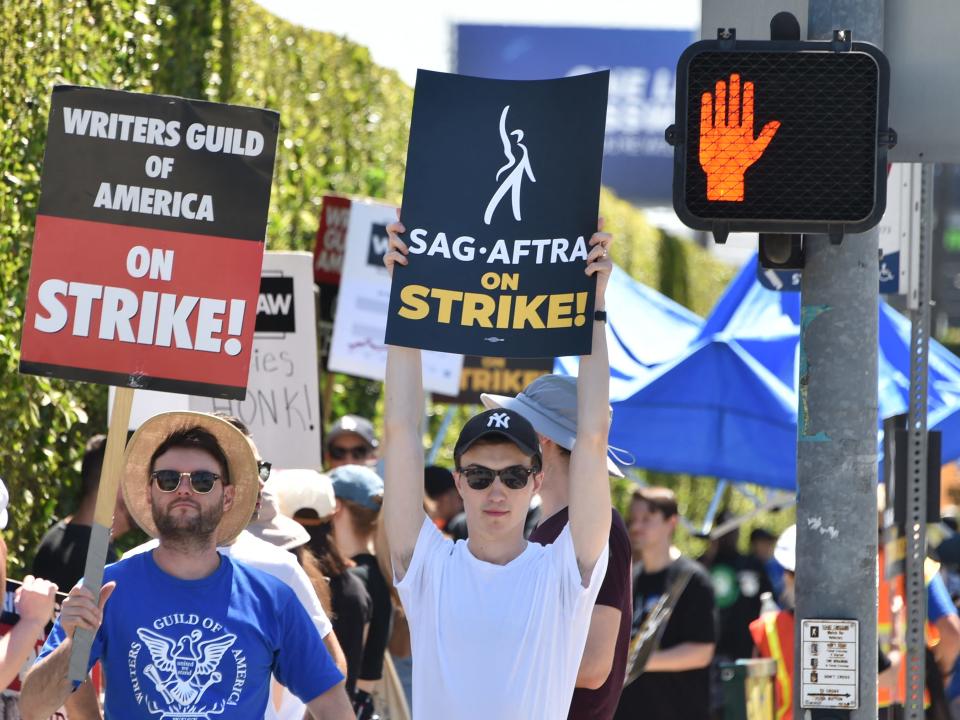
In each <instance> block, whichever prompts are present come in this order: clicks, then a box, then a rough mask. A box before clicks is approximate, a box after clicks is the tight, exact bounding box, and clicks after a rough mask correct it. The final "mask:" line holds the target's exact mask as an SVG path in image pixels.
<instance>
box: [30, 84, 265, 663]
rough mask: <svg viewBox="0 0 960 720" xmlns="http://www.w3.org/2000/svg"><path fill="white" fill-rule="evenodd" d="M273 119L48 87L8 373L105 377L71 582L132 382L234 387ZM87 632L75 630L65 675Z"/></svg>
mask: <svg viewBox="0 0 960 720" xmlns="http://www.w3.org/2000/svg"><path fill="white" fill-rule="evenodd" d="M278 127H279V116H278V115H277V113H275V112H273V111H269V110H260V109H255V108H244V107H232V106H228V105H220V104H216V103H208V102H201V101H197V100H184V99H181V98H173V97H161V96H156V95H142V94H137V93H126V92H117V91H112V90H101V89H97V88H81V87H72V86H58V87H55V88H54V90H53V97H52V100H51V105H50V121H49V127H48V133H47V147H46V154H45V156H44V167H43V176H42V178H41V197H40V206H39V208H38V213H37V225H36V234H35V237H34V243H33V257H32V258H31V264H30V283H29V286H28V288H27V305H26V312H25V313H24V322H23V333H22V336H21V346H20V351H21V357H20V371H21V372H24V373H30V374H34V375H46V376H50V377H60V378H65V379H68V380H85V381H87V382H98V383H107V384H111V385H116V386H118V387H119V389H118V391H117V393H116V394H115V397H114V405H113V412H112V413H111V419H110V431H109V434H108V436H107V447H106V450H105V454H104V462H103V469H102V471H101V477H100V489H99V493H98V496H97V505H96V509H95V511H94V525H93V529H92V531H91V534H90V546H89V549H88V552H87V566H86V570H85V573H84V584H85V585H86V586H87V587H90V588H91V589H95V588H99V587H100V585H101V583H102V581H103V558H105V557H106V548H107V544H108V543H109V541H110V526H111V524H112V520H113V509H114V502H115V498H116V492H117V483H118V480H119V472H120V468H121V466H122V460H123V447H124V441H125V439H126V432H127V424H128V418H129V416H130V407H131V403H132V401H133V388H151V389H156V390H166V391H171V392H184V393H192V394H196V395H212V396H217V397H223V398H235V399H241V400H242V399H243V397H244V395H245V393H246V385H247V376H248V370H249V366H250V354H251V349H252V345H253V332H254V319H255V317H256V312H257V294H258V289H259V285H260V266H261V263H262V259H263V240H264V233H265V231H266V221H267V208H268V206H269V203H270V183H271V178H272V177H273V162H274V156H275V153H276V144H277V130H278ZM92 640H93V636H92V634H90V633H89V632H87V631H84V630H78V631H77V633H76V635H75V637H74V645H73V651H72V654H71V659H70V660H71V661H70V678H71V679H72V680H82V679H83V678H84V677H85V676H86V674H87V658H88V656H89V654H90V647H91V643H92Z"/></svg>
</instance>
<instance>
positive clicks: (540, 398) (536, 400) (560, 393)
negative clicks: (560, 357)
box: [480, 375, 623, 478]
mask: <svg viewBox="0 0 960 720" xmlns="http://www.w3.org/2000/svg"><path fill="white" fill-rule="evenodd" d="M480 401H481V402H482V403H483V406H484V407H486V408H506V409H507V410H513V411H514V412H517V413H519V414H520V415H522V416H523V417H525V418H526V419H527V420H529V421H530V424H531V425H533V429H534V430H536V431H537V432H538V433H540V434H541V435H544V436H545V437H548V438H550V439H551V440H553V441H554V442H555V443H557V445H559V446H560V447H562V448H565V449H567V450H572V449H573V444H574V442H575V441H576V439H577V379H576V378H575V377H570V376H568V375H543V376H541V377H538V378H537V379H536V380H534V381H533V382H532V383H530V384H529V385H527V386H526V387H525V388H524V389H523V392H521V393H520V394H519V395H517V396H516V397H510V396H508V395H491V394H489V393H483V394H482V395H481V396H480ZM607 452H608V455H607V471H608V472H609V473H610V474H611V475H613V476H614V477H618V478H622V477H623V473H622V472H621V471H620V468H618V467H617V464H616V463H615V462H614V461H613V459H611V458H610V456H609V449H608V451H607Z"/></svg>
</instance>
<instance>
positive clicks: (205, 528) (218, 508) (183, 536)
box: [151, 501, 223, 546]
mask: <svg viewBox="0 0 960 720" xmlns="http://www.w3.org/2000/svg"><path fill="white" fill-rule="evenodd" d="M196 507H197V512H196V514H194V515H189V516H180V515H175V514H174V512H173V511H172V510H171V509H168V510H166V511H164V510H162V509H160V508H158V507H157V506H156V505H153V506H152V508H151V515H152V516H153V522H154V523H155V524H156V526H157V531H158V534H159V537H160V538H161V539H162V540H164V541H165V542H168V543H171V544H178V545H190V546H204V545H206V544H207V543H208V542H209V541H210V538H211V537H213V534H214V533H215V532H216V530H217V526H218V525H219V524H220V520H221V518H223V502H222V501H221V502H220V503H219V504H217V505H214V506H213V507H211V508H208V509H206V510H204V508H203V506H201V505H199V504H198V505H196Z"/></svg>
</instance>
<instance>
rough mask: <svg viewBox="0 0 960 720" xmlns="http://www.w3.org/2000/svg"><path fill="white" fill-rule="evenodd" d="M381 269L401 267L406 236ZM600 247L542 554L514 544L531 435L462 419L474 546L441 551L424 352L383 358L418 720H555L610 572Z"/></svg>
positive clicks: (450, 545)
mask: <svg viewBox="0 0 960 720" xmlns="http://www.w3.org/2000/svg"><path fill="white" fill-rule="evenodd" d="M387 229H388V232H389V235H390V251H389V252H388V253H387V254H386V256H385V257H384V264H385V265H386V266H387V268H388V269H389V270H390V271H391V272H392V270H393V266H394V265H395V264H401V265H406V264H407V261H408V258H407V247H406V245H405V244H404V243H403V241H402V240H400V238H399V237H398V233H402V232H405V229H404V227H403V225H402V224H400V223H394V224H392V225H390V226H388V228H387ZM610 239H611V238H610V236H609V235H607V234H606V233H602V232H598V233H596V234H594V236H593V237H592V238H591V241H590V245H591V251H590V254H589V255H588V257H587V261H586V270H585V271H586V273H587V274H588V275H594V274H595V275H597V299H596V310H597V312H596V314H595V318H594V322H593V354H591V355H588V356H584V357H582V358H581V362H580V375H579V380H578V386H577V394H578V402H577V406H578V409H577V436H576V442H575V444H574V447H573V451H572V454H571V458H570V478H571V483H570V504H569V507H570V521H569V523H568V525H567V527H565V528H564V529H563V530H562V532H561V533H560V535H559V537H558V538H557V539H556V541H555V542H554V543H553V544H552V545H546V546H544V545H538V544H536V543H528V542H527V541H526V540H525V539H524V537H523V526H524V520H525V519H526V515H527V508H528V507H529V505H530V499H531V497H532V496H533V495H534V493H536V492H537V490H538V489H539V487H540V484H541V482H542V480H543V475H542V472H541V470H542V458H541V454H540V446H539V443H538V440H537V434H536V432H535V431H534V429H533V426H532V425H530V423H529V422H528V421H527V420H525V419H524V418H523V417H522V416H521V415H519V414H518V413H515V412H513V411H510V410H505V409H494V410H488V411H486V412H484V413H481V414H479V415H476V416H474V417H473V418H471V419H470V420H469V421H468V422H467V423H466V424H465V425H464V427H463V429H462V431H461V433H460V437H459V439H458V440H457V444H456V446H455V448H454V460H455V462H456V467H457V472H456V474H455V481H456V485H457V490H458V491H459V492H460V494H461V496H462V497H463V504H464V509H465V512H466V516H467V526H468V529H469V535H470V538H469V540H467V541H458V542H457V543H454V542H452V541H451V540H449V539H447V538H445V537H444V536H443V535H442V534H441V533H440V531H439V530H437V528H436V527H435V526H434V524H433V523H432V522H430V520H429V519H428V518H427V517H426V515H425V513H424V511H423V488H422V483H423V444H422V440H421V438H422V435H421V431H420V428H419V426H420V419H421V414H422V409H423V401H424V398H423V384H422V376H421V373H422V371H421V358H420V351H419V350H415V349H410V348H402V347H390V348H389V351H388V355H387V374H386V405H385V412H384V429H385V437H386V443H385V445H386V453H385V462H386V477H385V485H386V489H385V492H384V514H385V519H386V530H387V537H388V540H389V543H390V556H391V560H392V562H393V571H394V576H395V579H396V582H397V591H398V592H399V593H400V599H401V600H402V601H403V606H404V609H405V610H406V614H407V618H408V620H409V623H410V634H411V639H412V642H413V657H414V658H415V662H414V670H413V707H414V709H415V711H416V716H417V720H434V719H436V720H446V719H447V718H457V720H490V719H491V718H496V719H497V720H564V719H565V718H566V717H567V710H568V708H569V705H570V698H571V696H572V694H573V688H574V684H575V682H576V678H577V670H578V668H579V665H580V659H581V657H582V655H583V649H584V644H585V642H586V637H587V631H588V629H589V625H590V617H591V613H592V611H593V605H594V601H595V599H596V596H597V593H598V591H599V589H600V584H601V582H602V581H603V577H604V574H605V572H606V567H607V554H608V550H607V539H608V536H609V534H610V522H611V515H610V486H609V481H608V479H607V463H606V452H607V434H608V431H609V374H610V368H609V362H608V360H607V350H606V337H605V333H604V325H603V322H604V320H605V319H606V315H605V313H604V312H603V310H604V291H605V289H606V281H607V279H608V277H609V274H610V271H611V269H612V263H611V262H610V260H609V259H608V257H607V252H606V247H607V245H608V244H609V243H610Z"/></svg>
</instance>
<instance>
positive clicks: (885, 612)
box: [877, 548, 940, 707]
mask: <svg viewBox="0 0 960 720" xmlns="http://www.w3.org/2000/svg"><path fill="white" fill-rule="evenodd" d="M878 562H879V563H880V572H879V582H878V585H877V639H878V641H879V643H880V649H881V650H883V652H884V653H889V652H890V651H891V650H892V648H893V645H894V637H893V601H894V599H895V598H900V599H901V600H903V598H905V597H906V590H905V588H904V578H903V575H898V576H897V577H895V578H892V579H888V578H886V577H885V573H884V557H883V548H881V549H880V557H879V560H878ZM939 569H940V566H939V565H938V564H937V563H935V562H934V561H932V560H930V559H929V558H928V559H927V560H925V561H924V564H923V575H924V579H925V581H926V582H925V584H926V585H929V584H930V581H931V580H932V579H933V576H934V575H936V574H937V572H938V571H939ZM904 629H905V628H902V627H901V634H902V632H903V630H904ZM926 637H927V646H928V647H933V646H934V645H936V644H937V643H938V642H939V641H940V638H939V633H937V629H936V628H935V627H934V626H933V625H932V624H931V623H929V622H928V623H927V632H926ZM897 641H898V642H897V644H898V645H899V647H900V648H901V649H902V650H904V651H905V645H904V638H903V637H900V638H897ZM897 696H898V698H897V702H898V703H900V704H903V703H904V701H905V699H906V697H907V663H906V662H901V663H900V669H899V673H898V677H897ZM893 702H894V698H893V697H892V696H891V693H890V690H889V688H886V687H879V688H878V689H877V705H878V706H879V707H889V706H890V705H892V704H893ZM923 706H924V707H930V693H929V692H928V691H927V689H926V688H924V691H923Z"/></svg>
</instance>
